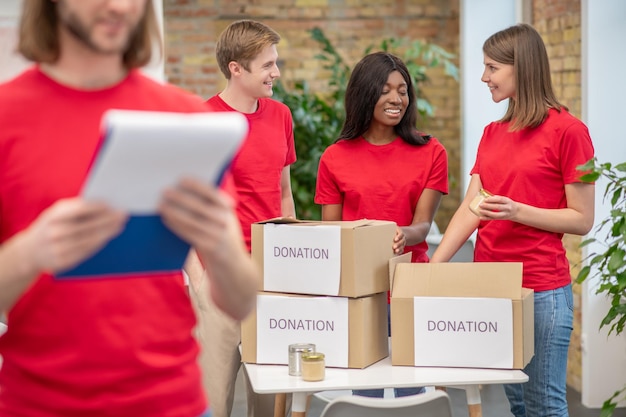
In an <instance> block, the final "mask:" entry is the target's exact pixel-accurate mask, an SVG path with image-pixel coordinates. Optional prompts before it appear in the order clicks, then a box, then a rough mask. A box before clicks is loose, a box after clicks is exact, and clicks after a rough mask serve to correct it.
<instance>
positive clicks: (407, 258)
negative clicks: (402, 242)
mask: <svg viewBox="0 0 626 417" xmlns="http://www.w3.org/2000/svg"><path fill="white" fill-rule="evenodd" d="M412 255H413V252H407V253H404V254H402V255H399V256H394V257H393V258H391V259H389V289H390V291H391V293H392V294H393V279H394V277H395V275H396V265H398V264H399V263H410V262H411V258H412Z"/></svg>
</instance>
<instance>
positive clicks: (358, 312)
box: [241, 219, 396, 368]
mask: <svg viewBox="0 0 626 417" xmlns="http://www.w3.org/2000/svg"><path fill="white" fill-rule="evenodd" d="M395 232H396V225H395V223H393V222H388V221H376V220H359V221H345V222H314V221H297V220H293V219H273V220H269V221H266V222H261V223H257V224H254V225H253V226H252V257H253V259H254V260H255V261H256V263H257V264H258V265H259V267H260V269H261V271H263V274H262V276H263V280H262V282H261V286H260V288H259V294H258V296H257V306H256V310H255V311H254V312H253V313H252V314H251V315H250V316H249V317H248V318H247V319H246V320H245V321H244V322H243V323H242V332H241V333H242V334H241V347H242V360H243V361H244V362H248V363H261V364H287V363H288V346H289V345H290V344H293V343H313V344H315V345H316V350H317V351H319V352H323V353H324V354H325V355H326V365H327V366H331V367H341V368H364V367H366V366H368V365H371V364H372V363H374V362H377V361H379V360H380V359H382V358H385V357H387V356H388V355H389V348H388V336H387V291H388V290H389V259H390V258H392V257H393V251H392V241H393V237H394V235H395Z"/></svg>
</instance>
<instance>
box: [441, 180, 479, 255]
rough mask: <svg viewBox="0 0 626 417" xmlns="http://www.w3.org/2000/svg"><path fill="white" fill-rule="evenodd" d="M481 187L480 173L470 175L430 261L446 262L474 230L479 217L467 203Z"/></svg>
mask: <svg viewBox="0 0 626 417" xmlns="http://www.w3.org/2000/svg"><path fill="white" fill-rule="evenodd" d="M481 187H482V184H481V181H480V175H478V174H474V175H472V179H471V180H470V184H469V186H468V187H467V192H466V194H465V198H464V199H463V201H462V202H461V205H460V206H459V208H458V209H457V210H456V212H455V213H454V216H452V219H451V220H450V224H448V227H447V229H446V232H445V233H444V235H443V238H442V239H441V242H440V243H439V246H438V247H437V249H436V250H435V253H433V256H432V257H431V258H430V262H448V261H449V260H450V259H451V258H452V256H454V254H455V253H456V252H457V251H458V250H459V249H460V248H461V246H463V244H464V243H465V241H466V240H467V239H468V238H469V237H470V235H471V234H472V233H473V232H474V230H476V228H477V227H478V224H479V223H480V219H479V218H478V217H476V215H475V214H474V213H472V212H471V211H470V209H469V204H470V202H471V201H472V200H473V199H474V196H475V195H476V194H477V193H478V190H480V188H481Z"/></svg>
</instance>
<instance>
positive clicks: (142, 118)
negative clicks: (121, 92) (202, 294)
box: [56, 110, 248, 278]
mask: <svg viewBox="0 0 626 417" xmlns="http://www.w3.org/2000/svg"><path fill="white" fill-rule="evenodd" d="M101 128H102V141H101V145H100V148H99V150H98V152H97V153H96V155H95V157H94V160H93V161H92V166H91V168H90V170H89V173H88V175H87V178H86V180H85V183H84V184H83V188H82V191H81V195H82V196H83V197H84V198H85V199H88V200H98V201H104V202H106V203H108V204H110V205H111V206H112V207H115V208H118V209H121V210H125V211H127V212H128V213H129V220H128V222H127V224H126V227H125V229H124V231H122V233H121V234H120V235H118V236H117V237H115V238H114V239H112V240H111V241H110V242H109V243H108V244H107V245H105V247H104V248H102V249H101V250H100V251H99V252H97V253H96V254H94V255H93V256H91V257H90V258H88V259H86V260H85V261H83V262H82V263H81V264H79V265H78V266H76V267H74V268H72V269H70V270H69V271H65V272H62V273H60V274H58V275H57V276H56V277H57V278H78V277H81V278H84V277H99V276H107V277H110V276H115V275H123V276H127V275H131V274H144V273H159V272H170V271H179V270H180V269H181V268H182V267H183V264H184V262H185V259H186V257H187V254H188V252H189V249H190V246H189V244H188V243H186V242H184V241H183V240H182V239H180V238H179V237H178V236H176V235H175V234H174V233H173V232H172V231H170V230H169V229H168V228H167V227H166V226H165V225H164V224H163V222H162V221H161V218H160V216H159V215H158V213H157V207H158V204H159V201H160V199H161V195H162V192H163V190H164V189H165V188H167V187H171V186H173V185H175V184H176V183H177V181H178V180H180V179H181V178H182V177H193V178H197V179H199V180H202V181H207V182H210V183H212V184H215V185H219V184H220V182H221V180H222V176H223V174H224V172H225V171H226V170H227V169H228V166H229V165H230V162H231V160H232V157H233V156H234V155H235V153H236V151H237V150H238V149H239V147H240V146H241V144H242V143H243V140H244V138H245V137H246V135H247V133H248V121H247V119H246V118H245V116H243V115H242V114H240V113H237V112H212V113H209V112H207V113H172V112H153V111H138V110H109V111H107V112H106V113H105V114H104V115H103V118H102V127H101Z"/></svg>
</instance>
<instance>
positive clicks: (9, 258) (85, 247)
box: [0, 198, 127, 311]
mask: <svg viewBox="0 0 626 417" xmlns="http://www.w3.org/2000/svg"><path fill="white" fill-rule="evenodd" d="M126 218H127V217H126V215H125V214H123V213H121V212H119V211H116V210H112V209H111V208H109V207H107V206H105V205H104V204H100V203H89V202H86V201H83V200H81V199H78V198H73V199H65V200H59V201H58V202H56V203H55V204H53V205H52V206H50V207H49V208H47V209H46V210H44V211H43V212H42V213H41V214H40V215H39V217H38V218H37V219H36V220H35V221H34V222H33V223H32V224H31V225H30V226H29V227H28V228H27V229H24V230H23V231H21V232H20V233H18V234H16V235H15V236H13V237H12V238H10V239H8V240H7V241H6V242H5V243H4V244H3V245H2V246H1V247H0V311H3V310H8V309H9V308H10V307H12V306H13V304H15V302H16V301H17V300H18V298H19V297H20V296H21V295H22V293H23V292H24V291H25V290H26V289H27V288H28V287H29V286H30V285H31V284H32V283H33V282H34V281H35V279H36V278H37V277H38V276H39V275H40V274H41V273H43V272H49V273H58V272H60V271H64V270H68V269H70V268H72V267H74V266H76V265H77V264H78V263H80V262H81V261H83V260H84V259H86V258H88V257H89V256H91V255H92V254H94V253H95V252H96V251H98V250H99V249H100V248H101V247H103V246H104V245H105V244H106V243H107V242H108V241H109V240H110V239H112V238H113V237H114V236H116V235H117V234H118V233H120V232H121V231H122V229H123V228H124V225H125V224H126Z"/></svg>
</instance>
